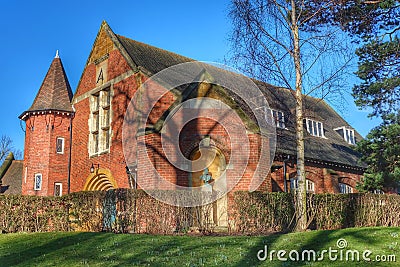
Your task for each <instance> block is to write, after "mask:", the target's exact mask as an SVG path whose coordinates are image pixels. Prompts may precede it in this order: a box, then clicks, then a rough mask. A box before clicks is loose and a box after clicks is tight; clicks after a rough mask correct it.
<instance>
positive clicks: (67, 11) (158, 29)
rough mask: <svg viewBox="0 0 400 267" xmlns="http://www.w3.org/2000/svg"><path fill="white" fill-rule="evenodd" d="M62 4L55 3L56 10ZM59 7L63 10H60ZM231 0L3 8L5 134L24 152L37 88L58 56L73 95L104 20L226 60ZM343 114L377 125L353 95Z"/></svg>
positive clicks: (5, 4) (197, 55)
mask: <svg viewBox="0 0 400 267" xmlns="http://www.w3.org/2000/svg"><path fill="white" fill-rule="evenodd" d="M56 2H57V3H56ZM60 2H61V3H60ZM228 4H229V1H228V0H219V1H215V0H214V1H213V0H202V1H173V0H171V1H134V0H131V1H118V0H116V1H102V0H98V1H83V0H81V1H75V0H73V1H10V0H8V1H2V2H1V4H0V25H1V31H2V33H1V35H0V51H1V52H2V56H1V61H0V62H1V63H0V82H1V85H2V88H1V92H2V103H3V114H2V116H1V118H0V125H1V127H0V135H8V136H10V137H11V138H12V139H13V141H14V145H15V147H16V148H18V149H20V150H23V144H24V135H25V134H24V132H23V131H22V129H21V127H20V121H19V119H18V116H19V115H20V114H21V113H22V112H23V111H25V110H27V109H28V108H29V107H30V106H31V104H32V102H33V100H34V98H35V96H36V93H37V91H38V90H39V88H40V85H41V83H42V81H43V79H44V76H45V75H46V72H47V70H48V68H49V66H50V63H51V61H52V60H53V58H54V56H55V52H56V50H57V49H58V50H60V57H61V59H62V61H63V64H64V68H65V70H66V72H67V76H68V79H69V82H70V84H71V87H72V89H73V90H74V91H75V89H76V86H77V84H78V81H79V79H80V75H81V73H82V71H83V68H84V65H85V63H86V60H87V57H88V55H89V52H90V50H91V48H92V45H93V42H94V39H95V37H96V34H97V31H98V30H99V27H100V24H101V22H102V21H103V20H106V21H107V22H108V23H109V25H110V27H111V28H112V29H113V31H114V32H115V33H117V34H120V35H123V36H126V37H129V38H131V39H134V40H137V41H141V42H144V43H148V44H151V45H154V46H157V47H160V48H163V49H166V50H169V51H173V52H176V53H178V54H182V55H184V56H187V57H190V58H194V59H197V60H201V61H215V62H223V61H224V58H225V57H227V56H228V51H229V47H230V46H229V42H228V36H229V31H230V30H231V23H230V21H229V19H228V16H227V7H228ZM347 99H348V104H349V105H348V107H347V110H345V111H344V112H341V115H342V116H344V118H345V119H346V120H347V121H348V122H349V123H350V124H351V125H352V126H353V127H354V128H355V129H356V130H357V131H359V132H360V133H361V135H363V136H365V135H366V134H367V133H368V132H369V130H370V129H371V128H373V127H374V126H376V125H377V124H378V120H370V119H368V118H367V114H368V113H367V112H366V111H358V110H357V108H356V107H355V106H354V104H353V100H352V98H351V96H350V93H349V95H348V97H347Z"/></svg>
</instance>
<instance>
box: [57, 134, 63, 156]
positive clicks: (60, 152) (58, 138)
mask: <svg viewBox="0 0 400 267" xmlns="http://www.w3.org/2000/svg"><path fill="white" fill-rule="evenodd" d="M58 140H61V142H62V145H61V151H57V149H58ZM64 145H65V138H64V137H57V139H56V153H57V154H64Z"/></svg>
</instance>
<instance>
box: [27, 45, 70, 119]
mask: <svg viewBox="0 0 400 267" xmlns="http://www.w3.org/2000/svg"><path fill="white" fill-rule="evenodd" d="M72 96H73V95H72V90H71V86H70V85H69V82H68V78H67V75H66V73H65V70H64V67H63V64H62V62H61V59H60V57H59V56H58V51H57V54H56V57H55V58H54V59H53V61H52V62H51V65H50V68H49V70H48V71H47V74H46V77H45V78H44V80H43V83H42V85H41V86H40V89H39V92H38V93H37V95H36V98H35V100H34V101H33V104H32V106H31V107H30V108H29V109H28V110H27V111H26V112H24V113H23V114H22V115H21V116H20V117H24V115H25V114H26V113H27V112H32V111H48V110H57V111H66V112H73V109H72V105H71V99H72Z"/></svg>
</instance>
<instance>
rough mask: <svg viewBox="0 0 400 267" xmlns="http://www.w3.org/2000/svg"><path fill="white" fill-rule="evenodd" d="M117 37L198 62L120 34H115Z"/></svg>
mask: <svg viewBox="0 0 400 267" xmlns="http://www.w3.org/2000/svg"><path fill="white" fill-rule="evenodd" d="M115 35H116V36H117V37H119V38H120V37H121V38H124V39H127V40H128V41H133V42H135V43H137V44H139V45H142V46H146V47H149V48H152V49H156V50H158V51H160V52H166V53H168V54H172V55H175V56H178V57H181V58H184V59H187V60H189V61H197V60H196V59H193V58H190V57H186V56H183V55H181V54H178V53H176V52H172V51H169V50H166V49H163V48H160V47H157V46H154V45H151V44H146V43H144V42H140V41H137V40H134V39H131V38H128V37H126V36H123V35H120V34H115Z"/></svg>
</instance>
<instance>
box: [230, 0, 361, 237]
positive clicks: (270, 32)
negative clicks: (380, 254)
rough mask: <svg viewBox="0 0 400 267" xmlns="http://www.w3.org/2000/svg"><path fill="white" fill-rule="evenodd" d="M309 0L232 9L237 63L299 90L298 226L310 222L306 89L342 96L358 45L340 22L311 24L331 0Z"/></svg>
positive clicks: (267, 0) (235, 2)
mask: <svg viewBox="0 0 400 267" xmlns="http://www.w3.org/2000/svg"><path fill="white" fill-rule="evenodd" d="M308 2H309V1H295V0H232V2H231V6H230V13H229V15H230V18H231V20H232V22H233V31H232V33H231V38H230V39H231V41H232V47H233V49H232V52H233V53H232V61H233V62H234V64H235V65H236V67H237V68H238V69H240V70H241V71H243V72H244V73H246V74H248V75H249V76H251V77H254V78H257V79H259V80H262V81H264V82H268V83H272V84H274V85H276V86H281V87H286V88H289V89H291V90H294V91H295V94H294V95H295V102H296V108H295V110H296V112H295V116H296V153H297V160H296V168H297V170H296V171H297V180H298V190H297V194H296V222H297V223H296V229H297V230H298V231H304V230H305V229H306V228H307V226H308V222H307V202H306V175H305V159H304V126H303V112H304V105H303V99H304V95H306V94H311V95H313V96H316V97H319V98H321V99H322V98H324V99H327V100H328V101H335V99H337V98H338V97H342V96H343V91H342V90H343V89H345V88H346V86H345V85H346V83H345V82H344V80H345V79H346V78H347V75H348V74H349V73H348V72H347V71H348V67H349V66H350V64H351V63H352V62H353V58H354V50H352V49H350V48H351V46H350V45H349V44H348V42H347V39H346V38H345V37H344V35H342V31H341V30H340V28H339V27H335V26H330V25H329V26H328V25H327V24H323V25H321V26H318V25H314V24H313V25H309V24H308V22H310V21H312V19H313V17H314V16H316V15H318V14H320V13H321V12H326V11H327V8H329V7H330V6H331V4H332V3H331V2H329V1H326V2H325V4H324V5H315V6H313V8H312V9H310V8H309V7H310V5H309V3H308ZM306 3H307V9H306ZM310 10H311V11H312V12H311V11H310ZM285 179H286V178H285Z"/></svg>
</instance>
